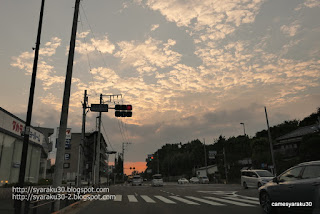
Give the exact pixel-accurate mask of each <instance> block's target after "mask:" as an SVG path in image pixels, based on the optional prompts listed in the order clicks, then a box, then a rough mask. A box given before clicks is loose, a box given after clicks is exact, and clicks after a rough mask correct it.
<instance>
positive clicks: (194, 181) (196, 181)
mask: <svg viewBox="0 0 320 214" xmlns="http://www.w3.org/2000/svg"><path fill="white" fill-rule="evenodd" d="M199 182H200V181H199V178H197V177H192V178H191V179H190V183H191V184H198V183H199Z"/></svg>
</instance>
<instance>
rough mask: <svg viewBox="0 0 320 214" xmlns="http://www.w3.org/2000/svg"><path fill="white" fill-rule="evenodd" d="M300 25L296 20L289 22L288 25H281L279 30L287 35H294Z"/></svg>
mask: <svg viewBox="0 0 320 214" xmlns="http://www.w3.org/2000/svg"><path fill="white" fill-rule="evenodd" d="M300 27H301V25H300V24H298V22H297V21H295V22H293V23H291V24H290V25H282V26H281V28H280V30H281V31H282V33H284V34H286V35H287V36H291V37H293V36H295V35H296V34H297V32H298V29H299V28H300Z"/></svg>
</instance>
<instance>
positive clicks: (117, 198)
mask: <svg viewBox="0 0 320 214" xmlns="http://www.w3.org/2000/svg"><path fill="white" fill-rule="evenodd" d="M114 201H122V195H116V198H115V199H114Z"/></svg>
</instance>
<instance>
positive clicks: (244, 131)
mask: <svg viewBox="0 0 320 214" xmlns="http://www.w3.org/2000/svg"><path fill="white" fill-rule="evenodd" d="M240 124H241V125H243V133H244V136H246V128H245V127H244V123H240Z"/></svg>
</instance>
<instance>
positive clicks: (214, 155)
mask: <svg viewBox="0 0 320 214" xmlns="http://www.w3.org/2000/svg"><path fill="white" fill-rule="evenodd" d="M216 155H217V151H209V159H215V158H216Z"/></svg>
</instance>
